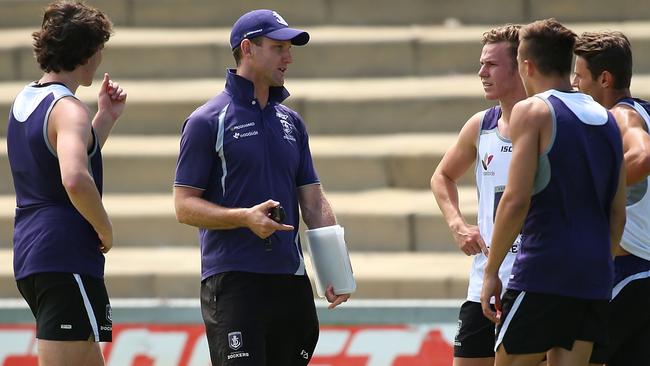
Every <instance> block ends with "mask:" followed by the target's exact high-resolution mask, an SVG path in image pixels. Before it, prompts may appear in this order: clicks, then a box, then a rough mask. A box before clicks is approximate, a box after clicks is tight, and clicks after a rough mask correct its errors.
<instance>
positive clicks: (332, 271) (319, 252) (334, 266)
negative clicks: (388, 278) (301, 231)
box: [305, 225, 357, 297]
mask: <svg viewBox="0 0 650 366" xmlns="http://www.w3.org/2000/svg"><path fill="white" fill-rule="evenodd" d="M344 233H345V231H344V229H343V228H342V227H341V226H339V225H333V226H326V227H321V228H318V229H313V230H307V231H305V234H306V235H307V250H308V251H309V254H310V257H311V264H312V268H313V269H314V282H315V283H316V293H317V294H318V296H320V297H325V291H326V290H327V287H328V286H329V285H332V287H333V288H334V293H335V294H337V295H341V294H351V293H353V292H354V291H355V290H356V289H357V284H356V282H355V281H354V276H353V274H352V264H351V263H350V255H349V254H348V249H347V247H346V245H345V238H344Z"/></svg>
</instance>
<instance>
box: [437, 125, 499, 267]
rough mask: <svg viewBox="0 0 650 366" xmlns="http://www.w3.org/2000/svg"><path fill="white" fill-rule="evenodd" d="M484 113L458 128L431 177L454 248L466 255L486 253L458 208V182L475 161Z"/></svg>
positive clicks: (475, 228) (476, 230)
mask: <svg viewBox="0 0 650 366" xmlns="http://www.w3.org/2000/svg"><path fill="white" fill-rule="evenodd" d="M482 114H483V112H480V113H477V114H475V115H474V116H472V117H471V118H470V119H469V120H468V121H467V122H466V123H465V125H464V126H463V128H462V129H461V131H460V133H459V135H458V140H457V141H456V143H455V144H454V145H453V146H452V147H451V148H450V149H449V150H447V152H446V153H445V156H443V158H442V160H441V161H440V164H438V167H437V168H436V170H435V172H434V173H433V176H432V177H431V191H432V192H433V195H434V196H435V198H436V202H437V203H438V207H440V211H441V212H442V214H443V216H444V217H445V220H446V221H447V226H449V229H450V230H451V233H452V235H453V237H454V241H455V242H456V245H458V247H459V248H460V250H461V251H462V252H463V253H465V254H466V255H474V254H478V253H480V252H481V251H482V252H483V253H485V254H487V248H486V246H485V242H484V240H483V238H482V237H481V234H480V232H479V230H478V227H477V226H475V225H469V224H468V223H467V222H466V221H465V218H464V217H463V215H462V213H461V212H460V207H459V205H458V183H457V182H458V179H460V177H461V176H462V175H463V174H464V173H465V172H466V171H467V170H468V169H469V168H470V167H471V166H472V163H474V161H476V151H477V147H476V139H477V137H478V133H479V129H480V123H481V116H482Z"/></svg>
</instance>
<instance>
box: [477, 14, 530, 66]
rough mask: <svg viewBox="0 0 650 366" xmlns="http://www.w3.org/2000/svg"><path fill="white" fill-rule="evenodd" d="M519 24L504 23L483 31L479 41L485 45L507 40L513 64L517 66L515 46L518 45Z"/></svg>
mask: <svg viewBox="0 0 650 366" xmlns="http://www.w3.org/2000/svg"><path fill="white" fill-rule="evenodd" d="M520 29H521V25H520V24H506V25H503V26H501V27H496V28H492V29H490V30H489V31H487V32H485V33H483V37H482V38H481V43H482V44H483V45H484V46H485V45H486V44H490V43H501V42H507V43H508V44H509V46H508V49H509V51H510V56H512V62H513V66H515V69H516V68H517V48H518V47H519V30H520Z"/></svg>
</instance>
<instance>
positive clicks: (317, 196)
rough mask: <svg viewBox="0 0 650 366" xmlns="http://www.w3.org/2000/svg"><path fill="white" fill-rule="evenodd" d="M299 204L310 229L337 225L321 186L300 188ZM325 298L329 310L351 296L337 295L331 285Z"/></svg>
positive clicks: (303, 218)
mask: <svg viewBox="0 0 650 366" xmlns="http://www.w3.org/2000/svg"><path fill="white" fill-rule="evenodd" d="M298 202H300V210H301V212H302V220H303V221H304V222H305V224H306V225H307V227H308V228H310V229H315V228H319V227H324V226H332V225H336V216H334V211H332V206H330V203H329V201H328V200H327V198H326V197H325V193H324V192H323V188H322V187H321V185H320V184H309V185H306V186H302V187H300V188H298ZM325 298H326V299H327V301H329V302H330V305H329V306H328V309H334V308H335V307H337V306H339V305H340V304H342V303H344V302H346V301H348V299H349V298H350V294H340V295H337V294H335V293H334V288H333V287H332V286H331V285H330V286H328V287H327V290H326V291H325Z"/></svg>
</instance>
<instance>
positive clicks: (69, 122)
mask: <svg viewBox="0 0 650 366" xmlns="http://www.w3.org/2000/svg"><path fill="white" fill-rule="evenodd" d="M90 128H91V127H90V123H89V115H88V110H87V109H86V107H85V106H84V105H83V104H82V103H81V102H80V101H79V100H77V99H74V98H63V99H61V100H60V101H59V102H57V104H56V105H55V106H54V108H53V109H52V112H51V114H50V118H49V123H48V138H49V139H50V143H51V144H52V146H53V147H54V149H55V150H56V154H57V157H58V159H59V168H60V170H61V182H62V184H63V187H64V188H65V190H66V192H67V194H68V197H69V198H70V201H71V202H72V204H73V205H74V207H75V208H76V209H77V211H79V213H81V215H82V216H83V217H84V218H85V219H86V220H88V222H89V223H90V224H91V225H92V227H93V229H95V232H97V235H98V236H99V239H100V240H101V243H98V244H99V248H100V250H101V251H102V252H104V253H106V252H108V251H109V250H110V249H111V248H112V247H113V228H112V225H111V222H110V220H109V219H108V214H107V213H106V210H105V209H104V205H103V204H102V198H101V196H100V194H99V191H98V190H97V186H96V185H95V181H94V178H93V177H92V176H91V175H90V172H89V171H88V153H87V151H88V147H89V146H90V144H91V141H92V135H91V132H90Z"/></svg>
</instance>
